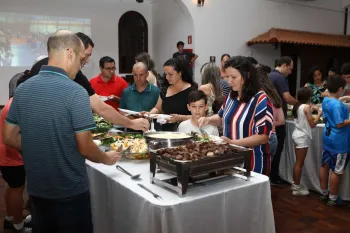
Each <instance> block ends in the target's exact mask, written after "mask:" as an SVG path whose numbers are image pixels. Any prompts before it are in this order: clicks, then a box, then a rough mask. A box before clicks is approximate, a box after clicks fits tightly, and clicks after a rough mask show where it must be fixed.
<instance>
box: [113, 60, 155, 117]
mask: <svg viewBox="0 0 350 233" xmlns="http://www.w3.org/2000/svg"><path fill="white" fill-rule="evenodd" d="M132 73H133V75H134V84H132V85H131V86H129V87H128V88H126V89H124V91H123V94H122V96H121V98H120V99H121V100H120V108H122V109H128V110H132V111H136V112H142V111H146V112H149V111H151V109H152V108H153V107H154V106H156V104H157V101H158V97H159V92H160V90H159V88H158V87H156V86H154V85H152V84H150V83H148V82H147V76H148V70H147V66H146V65H145V64H144V63H142V62H137V63H136V64H135V65H134V67H133V69H132Z"/></svg>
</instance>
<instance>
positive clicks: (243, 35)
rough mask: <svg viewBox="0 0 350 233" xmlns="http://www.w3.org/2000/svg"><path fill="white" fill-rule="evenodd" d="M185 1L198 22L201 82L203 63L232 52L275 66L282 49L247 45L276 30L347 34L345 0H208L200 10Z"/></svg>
mask: <svg viewBox="0 0 350 233" xmlns="http://www.w3.org/2000/svg"><path fill="white" fill-rule="evenodd" d="M182 1H183V3H184V4H185V5H186V6H187V8H188V9H189V11H190V13H191V15H192V18H193V20H194V31H195V34H196V36H195V37H194V49H195V51H196V53H198V55H199V58H198V61H197V62H196V71H195V74H197V76H196V79H197V81H199V79H200V77H199V76H198V74H199V72H198V70H199V68H200V66H201V64H203V63H205V62H207V61H208V60H209V57H210V56H212V55H214V56H216V60H217V63H218V64H219V61H218V60H219V58H220V56H221V54H223V53H229V54H231V55H238V54H239V55H250V56H254V57H256V58H257V59H258V61H259V62H260V63H264V64H266V65H270V66H273V64H274V60H275V59H276V58H278V57H279V54H280V52H279V50H275V49H274V47H273V46H272V45H258V46H251V47H248V46H247V45H246V42H247V41H248V40H250V39H252V38H254V37H255V36H257V35H258V34H261V33H264V32H266V31H267V30H269V29H270V28H272V27H277V28H286V29H296V30H304V31H313V32H324V33H336V34H342V33H343V24H344V13H343V9H342V2H341V0H332V1H328V0H318V1H315V2H310V3H305V4H306V5H300V4H303V3H301V2H298V1H290V2H292V3H291V4H288V3H283V2H278V1H272V0H271V1H270V0H234V1H233V0H206V1H205V6H204V7H197V4H196V2H197V1H196V0H192V1H190V0H182ZM163 10H164V11H167V12H169V11H171V9H163ZM163 13H164V12H163ZM164 14H166V13H164ZM168 33H169V34H172V31H171V30H168ZM172 35H173V34H172ZM161 49H164V50H165V49H168V48H161ZM169 52H170V51H169Z"/></svg>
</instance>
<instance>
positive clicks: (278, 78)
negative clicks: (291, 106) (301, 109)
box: [269, 70, 289, 116]
mask: <svg viewBox="0 0 350 233" xmlns="http://www.w3.org/2000/svg"><path fill="white" fill-rule="evenodd" d="M269 77H270V80H271V82H272V84H273V86H274V87H275V88H276V90H277V92H278V94H279V96H280V97H281V99H282V102H283V106H282V108H283V112H284V115H285V116H287V102H286V101H285V100H284V98H283V93H285V92H289V85H288V80H287V78H286V77H284V76H283V75H282V74H281V73H280V72H279V71H278V70H273V71H272V72H271V73H270V74H269Z"/></svg>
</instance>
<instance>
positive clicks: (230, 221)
mask: <svg viewBox="0 0 350 233" xmlns="http://www.w3.org/2000/svg"><path fill="white" fill-rule="evenodd" d="M86 163H87V171H88V175H89V180H90V192H91V202H92V216H93V222H94V232H123V233H150V232H152V233H161V232H162V233H198V232H201V233H213V232H218V233H231V232H244V233H249V232H251V233H274V232H275V224H274V216H273V210H272V203H271V192H270V184H269V179H268V177H266V176H263V175H260V174H256V173H252V177H251V179H250V181H246V180H243V179H241V178H238V177H235V176H230V177H226V178H222V179H220V180H215V181H210V182H207V183H206V185H204V186H197V187H193V188H192V189H189V191H188V193H187V194H186V196H185V197H183V198H181V197H179V196H178V195H177V194H176V193H174V192H172V191H170V190H167V189H164V188H162V187H159V186H156V185H154V184H151V183H150V165H149V160H144V161H133V160H126V159H122V160H121V161H119V162H118V164H119V165H120V166H122V167H123V168H125V169H126V170H128V171H129V172H131V173H132V174H141V177H140V180H132V179H131V178H130V177H129V176H127V175H125V174H124V173H122V172H120V171H118V170H117V169H116V168H115V167H114V166H106V165H102V164H96V163H93V162H90V161H87V162H86ZM138 183H141V184H143V185H144V186H146V187H148V188H149V189H151V190H152V191H153V192H155V193H157V194H158V195H160V196H161V198H162V199H156V198H154V197H153V196H152V195H151V194H150V193H148V192H147V191H145V190H144V189H141V188H140V187H139V186H138V185H137V184H138Z"/></svg>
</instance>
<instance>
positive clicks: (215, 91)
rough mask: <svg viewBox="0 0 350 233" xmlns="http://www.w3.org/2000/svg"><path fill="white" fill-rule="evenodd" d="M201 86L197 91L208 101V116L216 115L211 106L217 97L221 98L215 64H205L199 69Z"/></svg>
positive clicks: (218, 75) (217, 70) (218, 69)
mask: <svg viewBox="0 0 350 233" xmlns="http://www.w3.org/2000/svg"><path fill="white" fill-rule="evenodd" d="M200 72H201V75H202V85H201V86H200V87H199V90H201V91H203V92H204V93H205V95H206V96H207V99H208V114H207V115H208V116H212V115H214V114H216V112H214V111H213V104H214V101H215V99H216V98H217V97H219V96H222V90H221V88H220V76H221V74H220V68H219V67H218V66H217V65H215V63H213V62H210V63H206V64H204V65H203V66H202V68H201V71H200Z"/></svg>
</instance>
